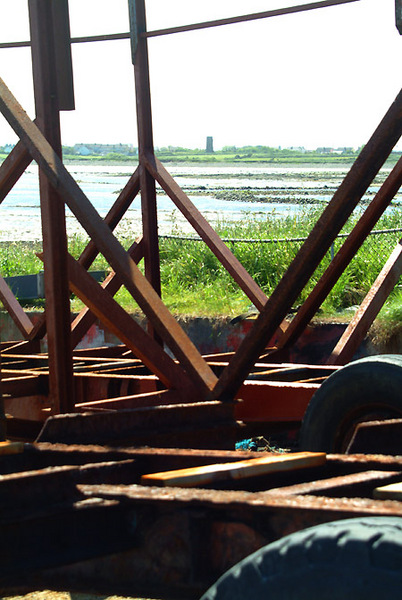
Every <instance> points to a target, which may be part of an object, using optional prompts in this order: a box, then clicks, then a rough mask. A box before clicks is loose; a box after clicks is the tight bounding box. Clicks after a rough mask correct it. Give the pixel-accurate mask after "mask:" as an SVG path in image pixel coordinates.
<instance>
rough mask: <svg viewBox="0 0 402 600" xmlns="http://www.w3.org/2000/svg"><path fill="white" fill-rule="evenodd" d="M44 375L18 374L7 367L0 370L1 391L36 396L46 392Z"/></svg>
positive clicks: (10, 394) (16, 394)
mask: <svg viewBox="0 0 402 600" xmlns="http://www.w3.org/2000/svg"><path fill="white" fill-rule="evenodd" d="M47 390H48V388H47V377H46V375H42V374H41V375H38V374H32V373H31V372H21V373H19V374H18V375H17V374H16V373H15V372H12V371H10V369H8V368H7V367H6V368H4V364H3V370H2V391H3V394H7V395H9V396H31V395H32V396H36V395H40V394H46V393H47Z"/></svg>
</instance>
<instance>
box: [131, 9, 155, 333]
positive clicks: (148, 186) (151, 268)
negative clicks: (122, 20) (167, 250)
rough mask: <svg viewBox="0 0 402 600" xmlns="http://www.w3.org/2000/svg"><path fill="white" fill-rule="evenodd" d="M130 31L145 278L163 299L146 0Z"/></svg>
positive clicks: (133, 17) (134, 13)
mask: <svg viewBox="0 0 402 600" xmlns="http://www.w3.org/2000/svg"><path fill="white" fill-rule="evenodd" d="M129 16H130V30H131V35H132V40H134V39H135V40H136V43H135V45H133V43H132V47H131V50H132V62H133V65H134V79H135V95H136V104H137V131H138V157H139V168H140V183H141V212H142V231H143V236H144V238H143V245H144V268H145V277H146V278H147V279H148V281H149V282H150V283H151V285H152V287H153V288H154V290H155V291H156V293H157V294H158V295H159V296H161V276H160V260H159V239H158V214H157V205H156V186H155V179H154V178H153V177H152V176H151V175H150V173H149V172H148V171H147V170H146V169H145V167H144V165H143V156H144V154H145V153H150V154H151V155H152V156H154V143H153V131H152V108H151V89H150V81H149V61H148V43H147V40H146V39H144V38H141V39H140V38H139V35H138V34H139V32H141V31H146V15H145V0H132V1H130V2H129ZM147 328H148V333H149V334H150V335H151V336H152V337H153V338H155V339H158V341H159V343H161V344H162V343H163V342H162V340H161V339H160V338H159V337H158V336H157V334H156V331H155V329H154V326H153V324H152V323H148V325H147Z"/></svg>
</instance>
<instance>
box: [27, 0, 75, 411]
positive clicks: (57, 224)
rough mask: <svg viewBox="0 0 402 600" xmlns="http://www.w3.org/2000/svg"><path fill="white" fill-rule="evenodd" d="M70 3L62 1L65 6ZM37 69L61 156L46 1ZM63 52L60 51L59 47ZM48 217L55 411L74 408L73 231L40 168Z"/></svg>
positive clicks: (38, 104)
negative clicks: (70, 252)
mask: <svg viewBox="0 0 402 600" xmlns="http://www.w3.org/2000/svg"><path fill="white" fill-rule="evenodd" d="M63 5H64V3H59V7H62V6H63ZM28 7H29V22H30V31H31V49H32V69H33V81H34V92H35V108H36V118H37V122H38V126H39V128H40V130H41V131H42V133H43V135H44V137H45V138H46V139H47V140H48V142H49V144H50V145H51V146H52V148H53V152H54V154H55V155H57V156H58V158H59V159H61V155H62V149H61V134H60V120H59V110H60V105H59V96H58V91H59V90H58V76H57V67H56V61H55V56H56V46H57V47H58V48H59V47H60V44H59V43H56V41H55V35H56V30H55V27H54V25H55V23H54V17H55V14H56V13H57V12H58V11H57V10H56V8H55V9H54V10H53V5H52V3H50V2H47V1H46V0H29V3H28ZM57 54H59V52H57ZM39 186H40V202H41V217H42V237H43V252H44V256H45V264H44V280H45V297H46V307H47V311H46V325H47V331H48V351H49V384H50V395H51V399H52V406H53V410H54V412H55V413H60V412H70V411H71V410H73V409H74V386H73V368H72V359H71V352H70V300H69V287H68V278H67V234H66V222H65V212H64V202H63V200H62V198H61V196H60V194H59V193H58V191H57V190H56V189H55V188H54V186H52V185H51V183H50V181H49V180H48V178H47V177H46V174H45V172H44V170H43V169H42V168H41V167H40V168H39Z"/></svg>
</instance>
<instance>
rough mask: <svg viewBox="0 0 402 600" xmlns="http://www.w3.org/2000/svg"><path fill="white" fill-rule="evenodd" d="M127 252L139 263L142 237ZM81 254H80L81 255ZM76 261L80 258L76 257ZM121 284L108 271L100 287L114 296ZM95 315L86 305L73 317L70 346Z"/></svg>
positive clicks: (92, 320)
mask: <svg viewBox="0 0 402 600" xmlns="http://www.w3.org/2000/svg"><path fill="white" fill-rule="evenodd" d="M128 254H129V255H130V256H131V258H132V259H133V261H134V262H135V263H137V264H138V263H139V261H140V260H141V259H142V257H143V245H142V237H141V238H139V239H138V241H136V242H134V244H132V246H131V247H130V248H129V249H128ZM81 256H82V255H81ZM78 263H79V264H81V263H80V260H79V259H78ZM122 285H123V283H122V281H121V280H120V278H119V277H118V276H117V275H116V273H115V272H112V273H109V275H108V276H107V277H106V279H105V281H103V282H102V284H101V287H102V288H103V289H104V290H105V291H107V292H108V293H109V294H110V295H111V296H114V295H115V294H116V293H117V292H118V290H119V289H120V287H121V286H122ZM95 321H96V316H95V315H94V314H93V313H92V312H91V310H90V309H89V308H88V307H84V308H83V309H82V310H81V312H80V313H79V314H78V315H77V316H76V317H75V319H74V321H73V322H72V323H71V348H72V349H74V348H75V347H76V346H77V344H79V342H80V341H81V340H82V338H83V337H84V335H85V334H86V333H87V331H88V329H89V328H90V327H91V326H92V325H93V323H95Z"/></svg>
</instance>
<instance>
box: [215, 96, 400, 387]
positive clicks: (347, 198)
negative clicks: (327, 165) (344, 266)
mask: <svg viewBox="0 0 402 600" xmlns="http://www.w3.org/2000/svg"><path fill="white" fill-rule="evenodd" d="M401 134H402V91H400V92H399V94H398V96H397V98H396V99H395V101H394V102H393V104H392V105H391V107H390V109H389V110H388V112H387V113H386V115H385V117H384V118H383V120H382V121H381V123H380V124H379V126H378V127H377V129H376V131H375V132H374V134H373V135H372V137H371V139H370V140H369V141H368V142H367V144H366V145H365V147H364V148H363V150H362V151H361V153H360V155H359V157H358V158H357V159H356V161H355V163H354V164H353V165H352V167H351V169H350V171H349V173H348V174H347V175H346V177H345V179H344V181H343V182H342V184H341V185H340V187H339V188H338V190H337V191H336V192H335V194H334V196H333V198H332V200H331V202H330V203H329V204H328V206H327V207H326V208H325V209H324V211H323V213H322V215H321V217H320V218H319V219H318V221H317V223H316V224H315V226H314V227H313V229H312V231H311V233H310V235H309V236H308V238H307V240H306V242H305V243H304V244H303V246H302V247H301V249H300V250H299V252H298V253H297V255H296V257H295V258H294V259H293V261H292V262H291V264H290V266H289V268H288V270H287V271H286V273H285V274H284V276H283V277H282V279H281V281H280V282H279V284H278V285H277V287H276V289H275V290H274V291H273V293H272V294H271V296H270V298H269V299H268V301H267V303H266V305H265V307H264V309H263V310H262V312H261V313H260V314H259V316H258V317H257V319H256V321H255V323H254V326H253V328H252V329H251V330H250V332H249V333H248V334H247V335H246V337H245V338H244V340H243V341H242V343H241V344H240V346H239V348H238V349H237V351H236V354H235V355H234V357H233V358H232V359H231V361H230V363H229V365H228V366H227V367H226V369H225V370H224V371H223V372H222V374H221V375H220V377H219V382H218V384H217V385H216V387H215V389H214V391H213V394H212V397H214V398H219V399H226V398H228V399H230V398H233V397H234V395H235V394H236V393H237V391H238V390H239V388H240V386H241V384H242V382H243V381H244V379H245V378H246V377H247V375H248V373H249V372H250V371H251V369H252V367H253V364H254V363H255V362H256V360H257V359H258V357H259V356H260V354H262V352H263V351H264V348H265V346H266V343H267V340H269V339H271V337H272V336H273V335H274V333H275V332H276V330H277V329H278V327H279V325H280V324H281V322H282V321H283V320H284V318H285V317H286V315H287V313H288V312H289V310H290V308H291V307H292V305H293V303H294V302H295V301H296V299H297V297H298V295H299V293H300V292H301V290H302V289H303V288H304V286H305V285H306V283H307V282H308V280H309V278H310V277H311V275H312V274H313V273H314V271H315V269H316V268H317V266H318V265H319V263H320V261H321V260H322V258H323V257H324V256H325V254H326V252H327V251H328V249H329V248H330V246H331V243H332V242H333V240H334V239H335V238H336V236H337V235H338V233H339V232H340V230H341V229H342V227H343V226H344V224H345V223H346V221H347V219H348V218H349V217H350V215H351V213H352V211H353V209H354V208H355V207H356V205H357V204H358V202H359V200H360V199H361V198H362V196H363V194H364V193H365V191H366V190H367V188H368V186H369V185H370V183H371V181H372V180H373V179H374V177H375V176H376V174H377V173H378V171H379V170H380V168H381V166H382V165H383V164H384V162H385V160H386V159H387V157H388V156H389V154H390V152H391V151H392V149H393V147H394V146H395V144H396V143H397V141H398V140H399V138H400V137H401Z"/></svg>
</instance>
